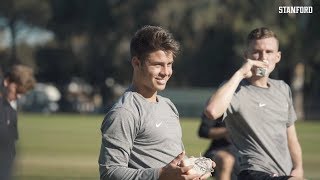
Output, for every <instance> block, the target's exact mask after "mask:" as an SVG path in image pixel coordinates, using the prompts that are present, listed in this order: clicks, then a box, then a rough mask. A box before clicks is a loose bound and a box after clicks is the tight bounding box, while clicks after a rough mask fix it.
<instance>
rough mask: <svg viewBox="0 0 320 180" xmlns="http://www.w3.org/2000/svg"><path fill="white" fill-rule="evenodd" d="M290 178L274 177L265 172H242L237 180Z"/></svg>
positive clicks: (283, 178) (280, 179)
mask: <svg viewBox="0 0 320 180" xmlns="http://www.w3.org/2000/svg"><path fill="white" fill-rule="evenodd" d="M291 177H292V176H275V175H272V174H269V173H266V172H261V171H252V170H244V171H241V172H240V174H239V175H238V180H288V179H289V178H291Z"/></svg>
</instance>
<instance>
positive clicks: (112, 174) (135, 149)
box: [99, 90, 184, 180]
mask: <svg viewBox="0 0 320 180" xmlns="http://www.w3.org/2000/svg"><path fill="white" fill-rule="evenodd" d="M101 132H102V144H101V150H100V157H99V166H100V168H99V170H100V178H101V179H112V180H117V179H124V180H127V179H140V180H142V179H145V180H152V179H158V178H159V168H161V167H163V166H165V165H167V164H168V163H170V162H171V161H172V160H173V159H174V158H175V157H176V156H177V155H178V154H180V153H181V152H182V151H183V149H184V147H183V143H182V131H181V126H180V122H179V114H178V111H177V109H176V107H175V106H174V105H173V103H172V102H171V101H170V100H169V99H167V98H164V97H161V96H159V95H158V96H157V102H155V103H152V102H149V101H147V100H146V99H145V98H144V97H143V96H141V95H140V94H138V93H136V92H133V91H131V90H127V91H126V92H125V93H124V95H123V96H122V97H120V99H119V100H118V102H116V103H115V105H114V106H113V107H112V108H111V110H110V111H109V112H108V113H107V115H106V117H105V119H104V121H103V123H102V126H101Z"/></svg>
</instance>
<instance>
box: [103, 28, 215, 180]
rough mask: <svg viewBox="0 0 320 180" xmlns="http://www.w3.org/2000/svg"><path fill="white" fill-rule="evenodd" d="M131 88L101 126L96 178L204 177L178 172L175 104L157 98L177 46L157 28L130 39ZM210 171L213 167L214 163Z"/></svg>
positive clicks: (178, 130) (179, 143)
mask: <svg viewBox="0 0 320 180" xmlns="http://www.w3.org/2000/svg"><path fill="white" fill-rule="evenodd" d="M130 50H131V65H132V67H133V79H132V84H131V86H130V87H129V88H128V89H127V91H126V92H125V93H124V94H123V95H122V96H121V97H120V98H119V100H118V101H117V102H116V103H115V104H114V105H113V107H112V108H111V110H110V111H109V112H108V113H107V115H106V116H105V119H104V121H103V123H102V126H101V132H102V143H101V150H100V157H99V166H100V178H101V179H112V180H118V179H126V180H129V179H139V180H144V179H145V180H156V179H160V180H171V179H172V180H176V179H199V178H203V179H204V178H206V177H207V176H200V175H199V174H188V171H189V170H191V168H192V166H185V167H182V165H181V164H182V163H181V162H182V160H183V159H184V156H185V153H184V146H183V143H182V139H181V138H182V131H181V126H180V122H179V114H178V111H177V109H176V107H175V106H174V104H173V103H172V102H171V101H170V100H169V99H167V98H164V97H162V96H160V95H158V94H157V92H158V91H161V90H164V89H165V87H166V84H167V81H168V80H169V78H170V77H171V75H172V64H173V61H174V58H175V56H176V55H177V53H178V52H179V43H178V42H177V41H175V40H174V38H173V36H172V35H171V33H169V32H168V31H167V30H165V29H163V28H161V27H157V26H144V27H143V28H141V29H139V30H138V31H137V32H136V33H135V35H134V37H133V38H132V40H131V44H130ZM213 166H214V164H213Z"/></svg>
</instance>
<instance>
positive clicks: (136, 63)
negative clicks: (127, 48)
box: [131, 56, 141, 68]
mask: <svg viewBox="0 0 320 180" xmlns="http://www.w3.org/2000/svg"><path fill="white" fill-rule="evenodd" d="M131 65H132V67H133V68H139V67H140V66H141V61H140V60H139V59H138V57H137V56H134V57H133V58H132V59H131Z"/></svg>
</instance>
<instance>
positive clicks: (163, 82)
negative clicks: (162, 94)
mask: <svg viewBox="0 0 320 180" xmlns="http://www.w3.org/2000/svg"><path fill="white" fill-rule="evenodd" d="M156 81H157V83H158V84H161V85H164V84H166V83H167V80H165V79H156Z"/></svg>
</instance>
